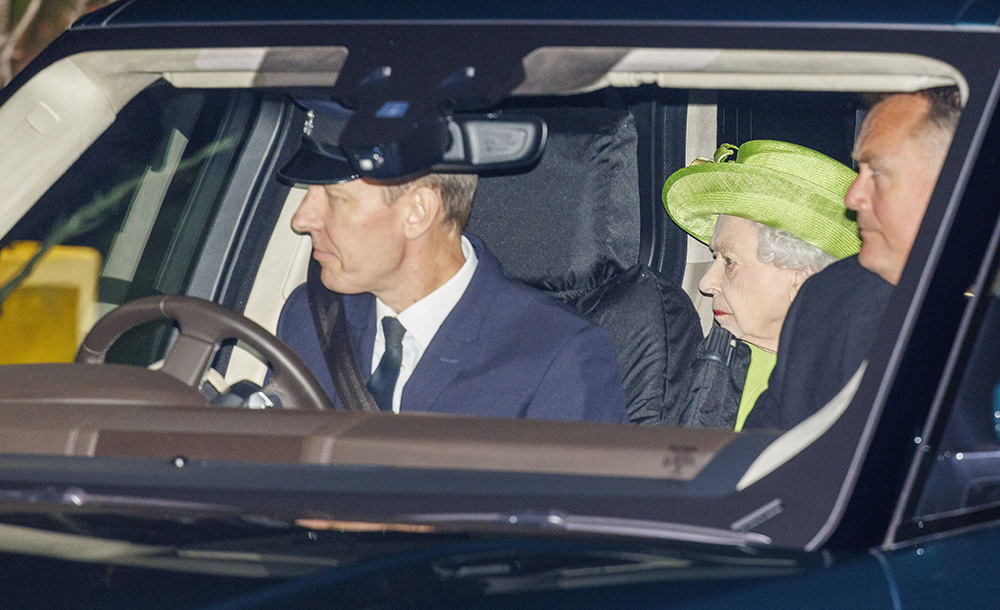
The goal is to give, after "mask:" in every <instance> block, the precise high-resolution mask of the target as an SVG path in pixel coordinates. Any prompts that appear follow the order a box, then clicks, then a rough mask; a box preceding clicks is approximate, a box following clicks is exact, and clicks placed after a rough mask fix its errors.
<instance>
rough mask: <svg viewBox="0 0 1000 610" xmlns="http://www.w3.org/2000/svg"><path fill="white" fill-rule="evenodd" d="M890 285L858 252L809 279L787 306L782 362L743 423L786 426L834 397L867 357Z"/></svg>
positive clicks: (782, 331)
mask: <svg viewBox="0 0 1000 610" xmlns="http://www.w3.org/2000/svg"><path fill="white" fill-rule="evenodd" d="M892 289H893V286H892V284H889V283H888V282H886V281H885V280H883V279H882V278H881V277H879V276H878V275H876V274H874V273H872V272H871V271H868V270H866V269H864V268H863V267H861V265H860V264H859V263H858V259H857V257H856V256H852V257H850V258H846V259H844V260H842V261H838V262H836V263H834V264H832V265H830V266H829V267H827V268H826V269H824V270H823V271H821V272H820V273H817V274H816V275H814V276H813V277H811V278H809V279H808V280H807V281H806V283H805V284H804V285H803V286H802V289H801V290H800V291H799V294H798V296H796V298H795V301H794V302H793V303H792V306H791V308H790V309H789V310H788V315H787V316H786V317H785V323H784V325H783V326H782V327H781V339H780V340H779V343H778V345H779V348H778V361H777V363H776V364H775V366H774V370H773V371H772V372H771V379H770V381H769V382H768V387H767V390H765V391H764V393H763V394H761V395H760V398H758V399H757V403H756V404H755V405H754V408H753V411H751V412H750V415H749V416H748V417H747V420H746V423H745V424H744V428H777V429H780V430H787V429H789V428H792V427H794V426H795V425H796V424H798V423H799V422H801V421H802V420H804V419H805V418H807V417H809V416H810V415H812V414H813V413H815V412H816V411H818V410H819V409H820V408H821V407H822V406H823V405H825V404H826V403H827V402H829V401H830V399H831V398H833V397H834V396H836V394H837V392H839V391H840V390H841V388H843V387H844V385H845V384H846V383H847V381H848V380H849V379H850V378H851V375H853V374H854V372H855V371H857V369H858V367H859V366H860V365H861V363H862V362H863V361H864V360H865V359H866V358H867V357H868V351H869V349H870V348H871V344H872V339H873V338H874V337H875V335H876V334H877V331H878V329H879V326H880V325H881V322H882V314H883V312H884V311H885V308H886V306H887V305H888V303H889V298H890V297H891V296H892Z"/></svg>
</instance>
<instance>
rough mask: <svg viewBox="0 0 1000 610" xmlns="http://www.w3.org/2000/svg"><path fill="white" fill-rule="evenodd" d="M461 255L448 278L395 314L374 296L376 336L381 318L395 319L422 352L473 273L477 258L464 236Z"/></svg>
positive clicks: (379, 331)
mask: <svg viewBox="0 0 1000 610" xmlns="http://www.w3.org/2000/svg"><path fill="white" fill-rule="evenodd" d="M462 254H463V255H464V256H465V263H464V264H463V265H462V266H461V268H459V270H458V272H457V273H455V275H453V276H451V278H450V279H449V280H448V281H447V282H445V283H444V284H442V285H441V286H439V287H438V288H437V289H436V290H434V292H432V293H430V294H428V295H427V296H425V297H424V298H422V299H420V300H419V301H417V302H416V303H414V304H413V305H410V306H409V307H407V308H406V309H404V310H403V311H401V312H399V314H396V313H394V312H393V311H392V309H391V308H390V307H389V306H388V305H386V304H385V303H383V302H382V301H381V300H380V299H379V298H377V297H376V298H375V320H376V322H377V323H378V324H377V328H376V333H381V332H382V318H384V317H385V316H395V317H397V318H399V321H400V323H402V325H403V327H404V328H406V332H407V334H412V336H413V338H414V339H416V340H417V342H418V343H419V344H420V346H421V348H424V349H426V348H427V346H428V345H430V342H431V339H433V338H434V335H435V334H437V331H438V329H439V328H441V324H443V323H444V321H445V318H447V317H448V314H450V313H451V310H452V309H454V308H455V305H456V304H458V301H459V300H460V299H461V298H462V295H463V294H465V289H466V288H468V287H469V283H470V282H471V281H472V276H473V275H474V274H475V272H476V267H477V266H478V264H479V258H478V257H477V256H476V249H475V248H474V247H473V246H472V243H471V242H470V241H469V240H468V238H466V237H465V236H464V235H463V236H462Z"/></svg>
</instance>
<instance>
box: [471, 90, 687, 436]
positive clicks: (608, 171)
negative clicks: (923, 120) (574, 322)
mask: <svg viewBox="0 0 1000 610" xmlns="http://www.w3.org/2000/svg"><path fill="white" fill-rule="evenodd" d="M530 112H531V113H532V114H536V115H539V116H541V117H542V118H544V119H545V121H546V123H547V124H548V126H549V139H548V144H547V146H546V150H545V154H544V155H543V157H542V159H541V161H540V162H539V164H538V165H537V166H536V167H535V168H533V169H532V171H530V172H528V173H522V174H517V175H508V176H495V177H482V178H481V179H480V182H479V188H478V190H477V192H476V198H475V202H474V204H473V208H472V218H471V221H470V224H469V230H470V231H471V232H472V233H475V234H476V235H478V236H479V237H481V238H482V239H483V240H484V241H485V242H486V244H487V245H488V246H489V247H490V249H491V250H492V251H493V252H494V253H495V254H496V255H497V257H498V258H499V259H500V261H501V263H503V265H504V269H505V270H506V272H507V273H508V274H509V275H511V276H512V277H515V278H517V279H519V280H521V281H523V282H525V283H527V284H529V285H531V286H534V287H535V288H538V289H540V290H543V291H545V292H548V293H550V294H552V295H553V296H555V297H557V298H559V299H561V300H562V301H564V302H566V303H567V304H569V305H570V306H572V307H574V308H575V309H576V310H577V311H578V312H579V313H580V314H581V315H583V316H584V317H586V318H588V319H590V320H591V321H593V322H595V323H597V324H599V325H601V326H602V327H604V328H605V329H606V330H607V331H608V333H609V334H610V335H611V339H612V342H613V344H614V346H615V350H616V353H617V356H618V371H619V375H620V377H621V379H622V382H623V385H624V388H625V398H626V401H627V409H628V413H629V417H630V420H631V421H632V422H634V423H644V424H648V423H655V422H656V421H657V420H658V419H659V418H660V415H661V413H662V412H663V411H664V410H670V409H671V408H672V407H673V405H674V403H675V402H676V398H677V394H678V393H679V391H680V390H681V389H683V387H684V381H685V379H686V377H687V373H688V364H689V363H690V362H691V360H692V358H693V357H694V352H695V349H696V348H697V345H698V343H699V342H700V341H701V338H702V335H701V326H700V323H699V320H698V315H697V313H696V312H695V310H694V307H693V306H692V304H691V300H690V299H689V298H688V296H687V294H686V293H684V291H683V290H682V289H681V288H680V278H664V277H660V276H659V275H658V274H657V273H655V272H653V271H652V270H650V269H649V268H647V267H645V266H643V265H639V264H638V258H639V235H640V230H639V228H640V227H639V223H640V204H639V194H638V193H639V190H638V189H639V187H638V184H639V181H638V169H637V160H636V141H637V135H636V129H635V122H634V120H633V118H632V116H631V114H630V113H629V112H628V111H627V110H613V109H606V108H546V109H541V110H538V109H533V110H531V111H530ZM661 213H662V212H661Z"/></svg>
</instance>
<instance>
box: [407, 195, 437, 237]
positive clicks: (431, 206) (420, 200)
mask: <svg viewBox="0 0 1000 610" xmlns="http://www.w3.org/2000/svg"><path fill="white" fill-rule="evenodd" d="M400 203H403V204H404V205H405V208H404V209H405V211H406V216H405V217H404V219H403V220H404V223H403V227H404V228H403V234H404V235H405V236H406V238H407V239H417V238H418V237H420V236H421V235H423V234H425V233H426V232H427V231H429V230H430V229H431V228H432V227H433V226H434V225H435V224H438V223H440V222H441V214H442V213H443V208H444V201H442V199H441V194H440V193H439V192H438V191H437V189H435V188H432V187H430V186H427V185H420V186H417V187H416V188H414V189H412V190H410V191H409V192H408V193H406V195H403V198H402V201H401V202H400Z"/></svg>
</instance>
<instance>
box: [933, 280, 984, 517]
mask: <svg viewBox="0 0 1000 610" xmlns="http://www.w3.org/2000/svg"><path fill="white" fill-rule="evenodd" d="M980 307H981V309H980V314H979V319H980V323H979V326H978V330H977V331H976V333H975V335H974V340H973V345H972V350H971V353H970V355H969V358H968V361H967V364H966V366H965V370H964V372H963V373H962V377H961V382H960V383H959V386H958V392H957V394H956V395H955V397H954V400H953V402H952V404H951V412H950V415H949V418H948V421H947V424H946V425H945V427H944V433H943V436H942V438H941V441H940V443H939V444H938V446H937V447H936V450H935V452H934V454H935V460H934V462H933V464H932V465H931V468H930V470H931V471H930V474H929V477H928V482H927V486H926V488H925V489H924V491H923V496H922V498H921V502H920V505H919V507H918V508H917V511H916V515H917V516H916V518H917V519H925V520H931V519H935V518H940V517H948V516H956V515H961V514H963V513H970V512H973V511H975V510H976V509H979V508H983V507H986V506H998V505H1000V366H998V364H997V363H998V362H1000V275H998V276H996V278H995V279H994V280H993V282H992V285H991V286H990V288H989V291H988V293H987V294H986V295H984V298H983V303H981V305H980Z"/></svg>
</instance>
